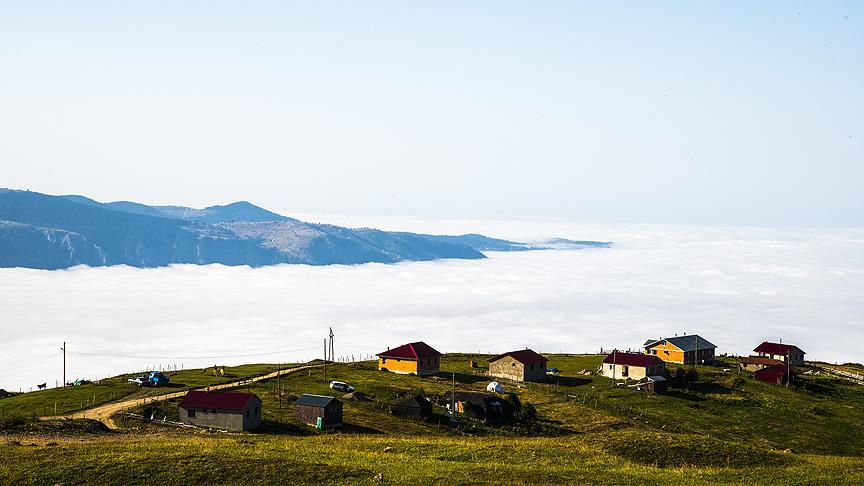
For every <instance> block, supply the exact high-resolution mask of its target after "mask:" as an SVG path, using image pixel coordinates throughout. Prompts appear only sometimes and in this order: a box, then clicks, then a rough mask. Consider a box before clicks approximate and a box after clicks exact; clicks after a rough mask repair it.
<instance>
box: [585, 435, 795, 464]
mask: <svg viewBox="0 0 864 486" xmlns="http://www.w3.org/2000/svg"><path fill="white" fill-rule="evenodd" d="M587 440H588V441H589V443H592V444H593V445H595V446H597V447H599V448H601V449H603V450H604V451H605V452H607V453H609V454H612V455H615V456H619V457H622V458H624V459H627V460H629V461H632V462H635V463H638V464H645V465H651V466H657V467H664V468H665V467H684V466H692V467H729V468H745V467H762V466H773V465H782V464H785V463H787V462H788V461H789V457H788V455H784V454H780V453H778V452H774V451H771V450H767V449H761V448H757V447H752V446H749V445H745V444H742V443H732V442H726V441H722V440H718V439H712V438H709V437H704V436H700V435H692V434H662V433H644V432H622V433H611V434H603V435H602V436H601V435H598V436H595V437H590V438H587Z"/></svg>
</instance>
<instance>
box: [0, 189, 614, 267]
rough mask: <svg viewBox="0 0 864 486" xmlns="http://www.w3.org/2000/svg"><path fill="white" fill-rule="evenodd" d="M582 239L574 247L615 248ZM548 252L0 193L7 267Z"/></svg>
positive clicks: (246, 212)
mask: <svg viewBox="0 0 864 486" xmlns="http://www.w3.org/2000/svg"><path fill="white" fill-rule="evenodd" d="M562 241H571V240H562ZM574 243H576V244H574V245H572V246H573V247H574V248H577V247H578V248H586V247H607V246H609V245H610V243H608V242H574ZM547 248H551V247H544V246H537V245H526V244H524V243H519V242H514V241H509V240H502V239H496V238H491V237H488V236H484V235H479V234H466V235H455V236H450V235H427V234H420V233H409V232H397V231H383V230H378V229H374V228H345V227H340V226H335V225H329V224H321V223H308V222H304V221H300V220H298V219H294V218H290V217H287V216H283V215H280V214H277V213H274V212H272V211H269V210H267V209H264V208H261V207H259V206H256V205H254V204H252V203H250V202H248V201H236V202H233V203H229V204H225V205H214V206H208V207H206V208H203V209H196V208H187V207H183V206H148V205H145V204H141V203H136V202H133V201H114V202H108V203H101V202H98V201H95V200H93V199H91V198H88V197H86V196H81V195H64V196H52V195H47V194H42V193H38V192H32V191H19V190H13V189H0V267H26V268H40V269H61V268H68V267H71V266H75V265H90V266H106V265H130V266H134V267H142V268H150V267H159V266H166V265H171V264H180V263H191V264H210V263H221V264H225V265H249V266H252V267H259V266H265V265H275V264H281V263H292V264H309V265H329V264H361V263H373V262H375V263H396V262H401V261H428V260H437V259H442V258H456V259H482V258H486V256H485V255H484V254H483V253H482V251H525V250H537V249H547Z"/></svg>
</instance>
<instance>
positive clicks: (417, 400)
mask: <svg viewBox="0 0 864 486" xmlns="http://www.w3.org/2000/svg"><path fill="white" fill-rule="evenodd" d="M390 413H392V414H393V415H400V416H402V417H414V418H421V419H426V418H429V417H431V416H432V402H430V401H429V400H427V399H426V398H425V397H421V396H416V397H411V398H409V399H407V400H403V401H401V402H399V403H397V404H395V405H390Z"/></svg>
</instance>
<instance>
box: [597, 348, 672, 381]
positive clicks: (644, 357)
mask: <svg viewBox="0 0 864 486" xmlns="http://www.w3.org/2000/svg"><path fill="white" fill-rule="evenodd" d="M598 372H599V373H600V374H601V375H603V376H605V377H607V378H612V379H615V380H631V379H632V380H641V379H643V378H646V377H648V376H659V375H663V374H664V373H665V372H666V364H665V363H664V362H663V360H661V359H660V358H658V357H657V356H654V355H650V354H642V353H625V352H621V351H612V353H610V354H609V356H606V358H604V359H603V362H602V363H601V364H600V369H599V370H598Z"/></svg>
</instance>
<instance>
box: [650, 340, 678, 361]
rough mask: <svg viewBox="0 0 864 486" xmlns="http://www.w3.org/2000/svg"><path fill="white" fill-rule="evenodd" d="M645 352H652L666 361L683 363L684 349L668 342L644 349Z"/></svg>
mask: <svg viewBox="0 0 864 486" xmlns="http://www.w3.org/2000/svg"><path fill="white" fill-rule="evenodd" d="M645 354H653V355H655V356H657V357H658V358H660V359H662V360H663V361H665V362H667V363H679V364H684V351H681V349H679V348H678V347H677V346H674V345H672V344H670V343H668V342H662V343H658V344H656V345H654V346H652V347H651V348H650V349H646V350H645Z"/></svg>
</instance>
